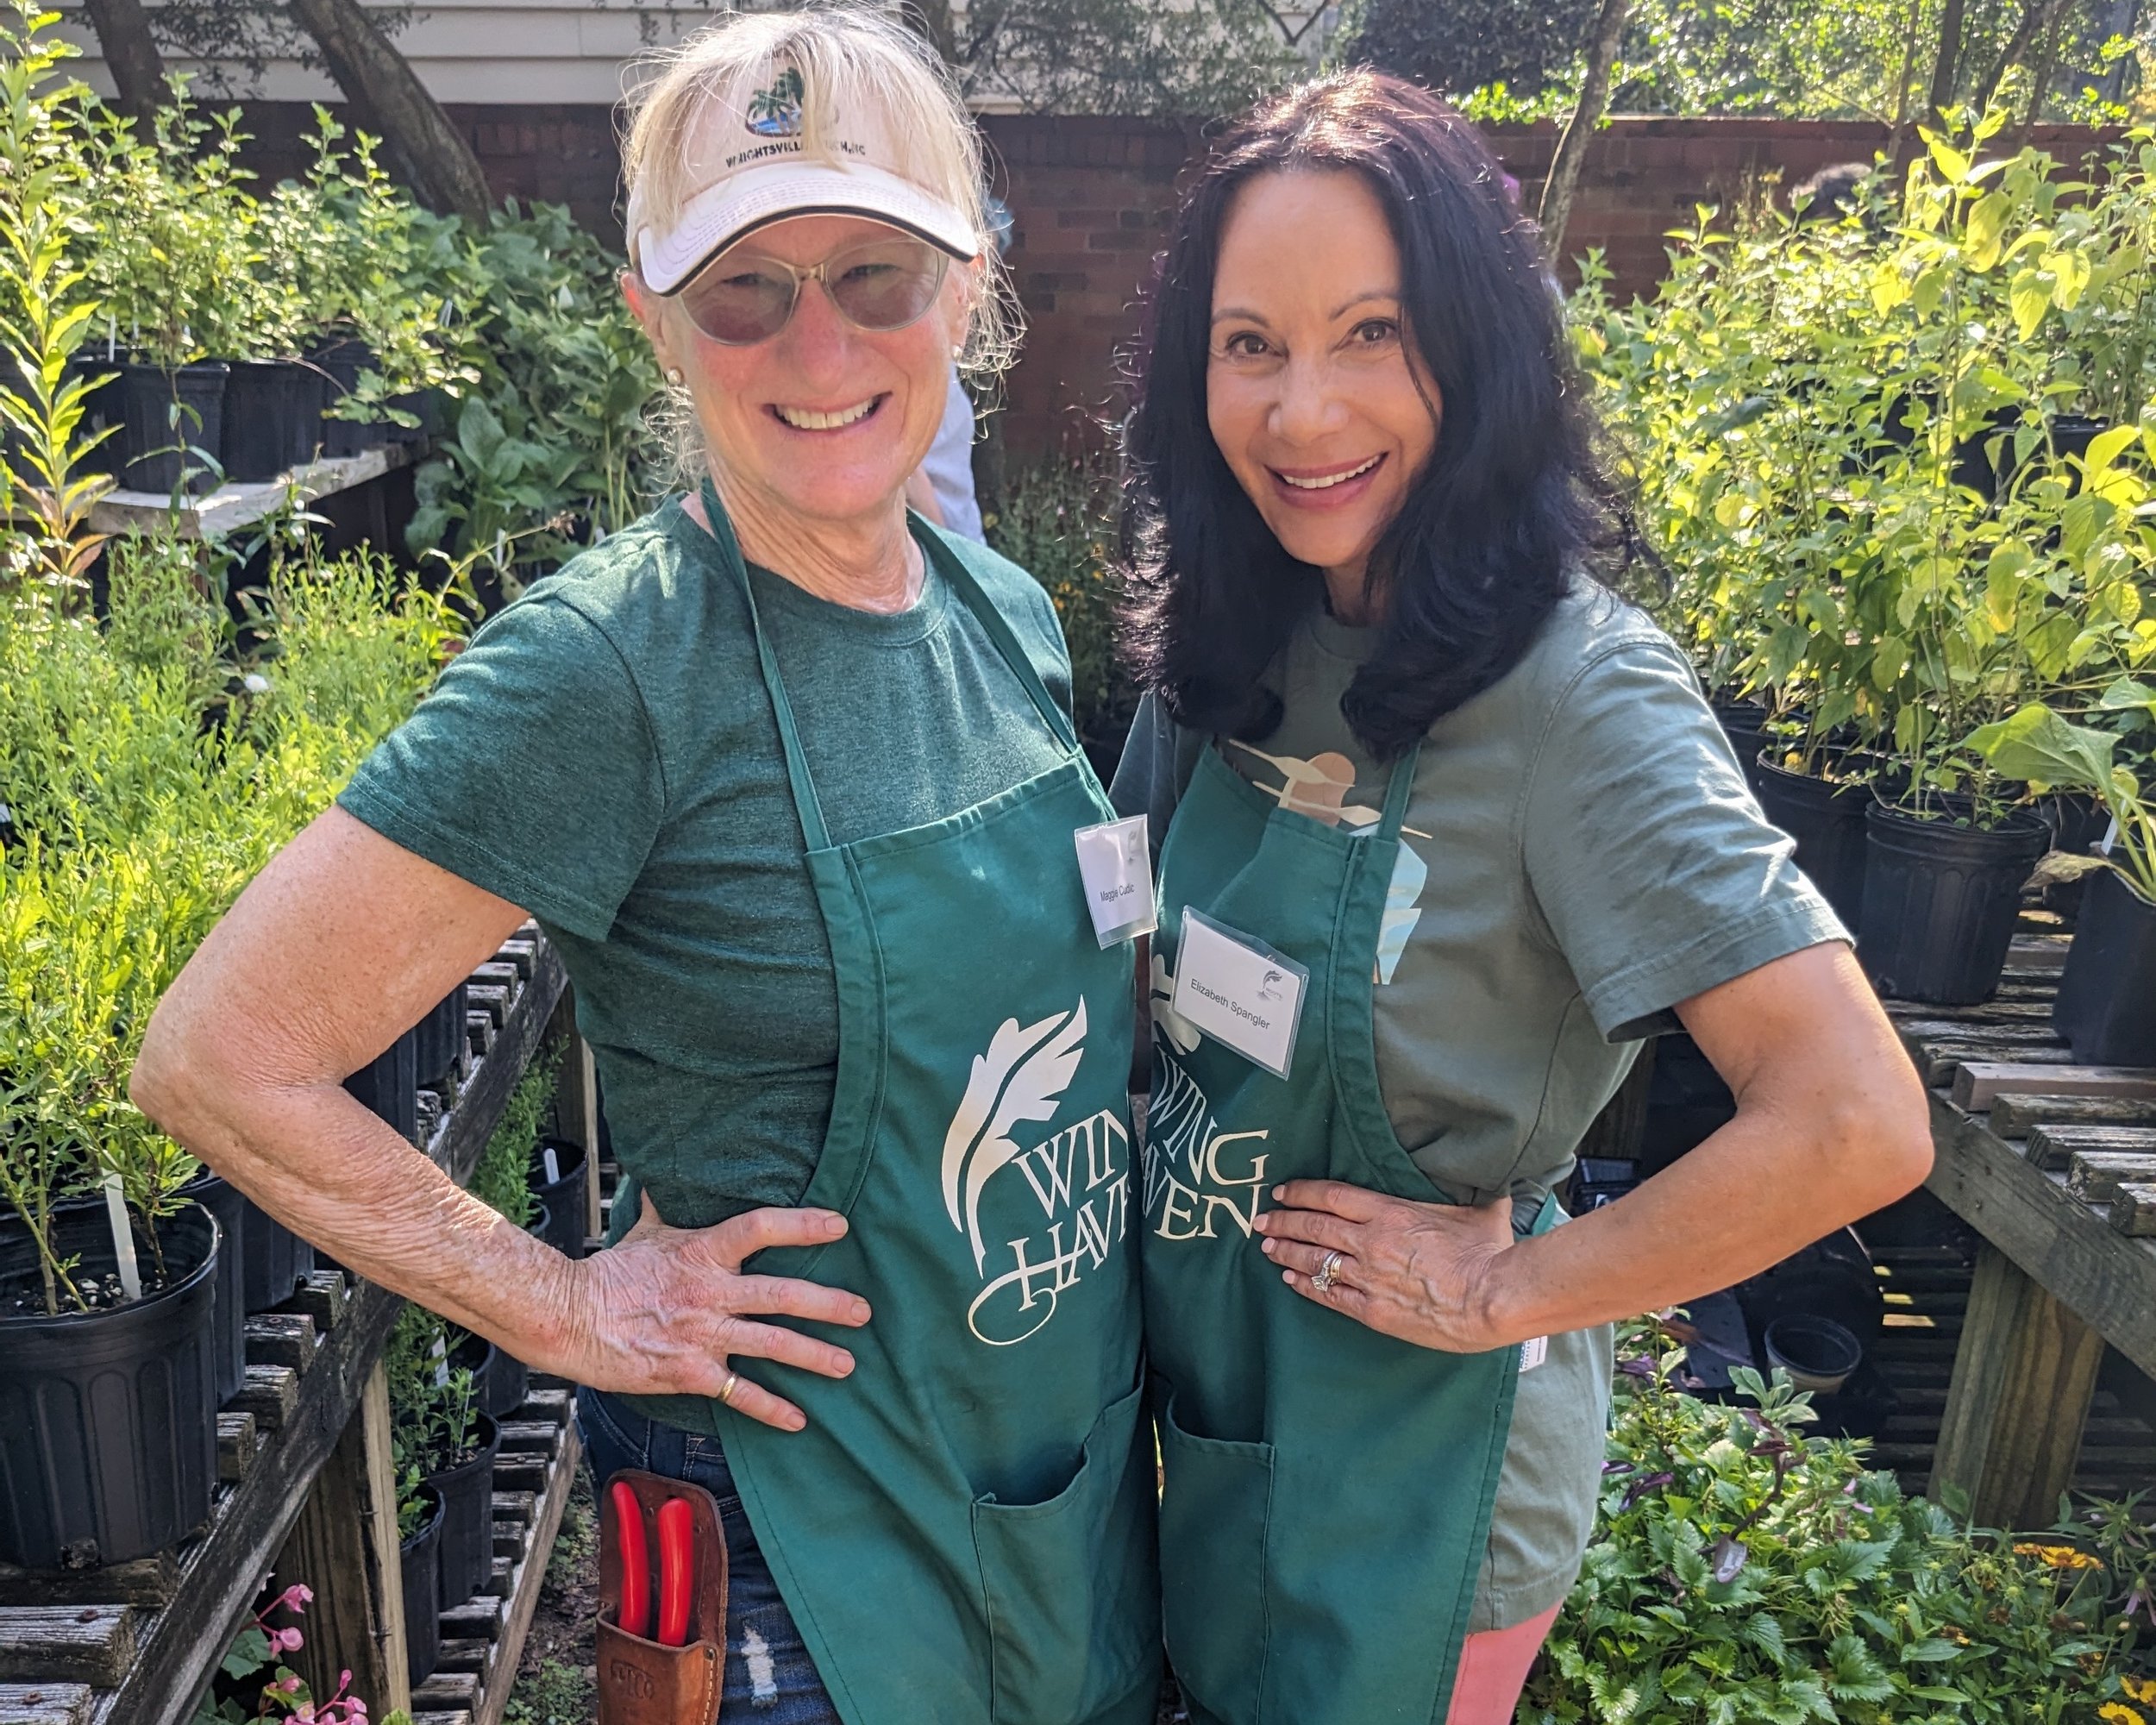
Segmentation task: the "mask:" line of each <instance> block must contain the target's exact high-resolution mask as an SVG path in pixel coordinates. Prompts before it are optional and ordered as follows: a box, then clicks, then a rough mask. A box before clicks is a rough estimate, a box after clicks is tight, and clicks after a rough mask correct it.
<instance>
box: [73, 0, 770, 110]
mask: <svg viewBox="0 0 2156 1725" xmlns="http://www.w3.org/2000/svg"><path fill="white" fill-rule="evenodd" d="M147 3H148V4H149V6H150V7H151V9H153V10H154V9H155V8H156V6H157V5H158V3H159V0H147ZM363 3H365V4H367V5H368V6H370V7H379V8H380V9H384V10H387V9H390V8H389V7H387V6H386V5H385V4H384V0H363ZM62 5H63V8H64V9H66V11H67V13H68V17H67V21H66V23H65V25H64V26H63V34H66V35H67V36H69V37H70V38H72V40H73V41H77V42H78V43H79V44H81V46H82V47H83V48H84V50H85V58H84V59H83V60H81V61H79V62H78V63H77V65H78V71H79V72H81V74H82V76H83V77H84V78H85V80H86V81H87V82H88V83H90V84H91V85H93V86H95V87H96V88H97V89H98V90H100V91H103V92H104V93H106V94H108V95H109V94H110V93H111V87H112V86H111V84H110V80H109V79H108V78H106V77H105V76H104V68H103V64H102V62H100V61H99V60H98V59H97V38H96V36H95V35H94V34H91V30H90V28H89V24H88V22H87V21H86V20H83V19H81V18H80V16H79V15H78V13H77V12H76V11H75V9H73V8H72V7H67V6H66V0H62ZM728 9H730V8H729V7H727V6H726V5H725V4H724V0H712V3H711V4H703V3H699V0H677V3H674V4H672V5H667V4H662V3H659V0H649V3H645V4H638V3H636V0H419V3H417V4H416V5H414V7H413V8H412V13H411V22H408V23H407V24H406V25H405V26H404V28H403V29H401V30H400V31H398V33H397V34H396V36H395V37H394V39H393V40H394V41H396V44H397V46H398V49H399V50H400V51H401V52H402V53H404V57H405V58H406V59H407V60H410V61H411V64H412V66H413V67H414V69H415V70H416V71H417V72H418V73H419V76H420V78H422V80H423V81H424V83H425V84H426V86H427V88H428V89H429V90H430V91H433V92H434V94H435V96H436V98H437V99H438V100H440V101H443V102H614V101H617V100H619V99H620V97H621V94H622V88H623V80H624V78H625V77H627V76H628V75H629V72H630V66H631V65H632V63H633V62H634V60H636V56H637V55H638V53H641V52H642V51H643V50H644V49H645V48H646V47H650V46H654V45H664V44H665V43H667V42H669V41H673V40H674V37H675V35H677V34H682V33H686V32H687V31H690V30H693V29H695V28H698V27H699V25H701V24H703V23H705V22H709V21H710V20H711V18H712V17H714V16H718V15H719V14H721V13H723V12H724V11H726V10H728ZM173 69H174V70H185V67H184V66H177V65H176V66H174V68H173ZM235 94H239V95H252V96H261V97H270V98H272V99H273V100H279V101H317V100H319V101H331V100H335V97H336V94H337V92H336V87H335V85H333V84H331V83H330V81H329V78H326V77H324V76H323V74H322V73H320V72H309V71H307V70H306V69H305V68H304V67H303V66H300V65H299V64H298V62H297V61H295V60H283V61H272V62H271V63H270V64H269V66H268V67H267V68H266V72H265V75H264V77H263V78H262V80H261V82H260V84H259V85H255V86H254V87H253V88H251V89H250V88H248V87H245V86H244V85H242V86H240V87H238V88H236V89H235Z"/></svg>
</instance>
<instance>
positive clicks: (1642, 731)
mask: <svg viewBox="0 0 2156 1725" xmlns="http://www.w3.org/2000/svg"><path fill="white" fill-rule="evenodd" d="M1521 843H1522V847H1523V850H1524V852H1525V860H1526V869H1527V876H1528V881H1529V884H1530V886H1531V887H1532V890H1533V894H1534V898H1535V900H1536V903H1537V905H1538V906H1539V909H1540V911H1541V913H1542V916H1543V919H1544V920H1545V922H1546V924H1547V925H1548V927H1549V930H1550V932H1551V936H1552V938H1554V939H1555V940H1556V942H1557V946H1558V948H1559V950H1561V951H1562V952H1563V953H1564V957H1565V959H1566V962H1567V963H1569V964H1570V967H1571V969H1572V974H1573V975H1574V976H1575V977H1576V978H1577V979H1578V982H1579V984H1580V988H1581V990H1582V992H1583V995H1584V997H1585V1000H1586V1003H1587V1007H1588V1009H1589V1012H1590V1013H1592V1014H1593V1016H1594V1019H1595V1026H1596V1027H1597V1028H1598V1029H1600V1030H1601V1032H1602V1034H1603V1035H1604V1036H1605V1037H1606V1038H1608V1039H1609V1040H1610V1041H1612V1042H1620V1041H1627V1040H1631V1039H1633V1038H1639V1037H1641V1036H1647V1035H1653V1034H1656V1033H1658V1032H1660V1031H1663V1030H1666V1029H1669V1028H1672V1027H1673V1026H1672V1025H1671V1024H1670V1023H1669V1022H1667V1021H1666V1020H1664V1018H1663V1015H1664V1014H1665V1013H1667V1012H1668V1011H1669V1009H1670V1008H1671V1007H1675V1006H1677V1004H1678V1003H1679V1002H1681V1001H1683V1000H1690V999H1691V998H1692V997H1693V996H1694V995H1695V994H1703V993H1705V992H1706V991H1707V990H1708V989H1709V988H1716V987H1719V986H1720V984H1722V983H1724V982H1730V981H1732V980H1733V979H1734V978H1736V977H1738V976H1741V975H1745V973H1746V972H1747V971H1751V970H1756V969H1758V968H1759V967H1760V966H1761V965H1763V964H1766V963H1771V962H1772V961H1773V960H1775V959H1777V958H1781V957H1787V956H1788V955H1789V954H1790V953H1792V952H1796V951H1801V950H1803V949H1804V948H1806V947H1808V946H1816V945H1818V944H1821V942H1824V941H1831V940H1846V939H1847V938H1849V937H1848V934H1847V933H1846V931H1845V930H1844V929H1843V928H1842V926H1841V924H1840V922H1839V920H1838V919H1836V918H1835V915H1834V913H1833V911H1832V910H1831V909H1829V908H1828V906H1827V901H1826V900H1824V899H1823V898H1822V897H1821V895H1820V894H1819V892H1818V891H1817V889H1816V888H1814V887H1813V886H1812V884H1811V882H1810V881H1808V880H1806V879H1805V878H1804V876H1803V875H1802V873H1801V872H1800V871H1799V870H1798V869H1797V867H1796V862H1794V861H1793V860H1792V856H1791V853H1792V851H1793V850H1794V848H1795V847H1794V845H1793V844H1792V842H1791V841H1790V839H1789V837H1787V836H1786V835H1784V834H1783V833H1782V832H1780V831H1777V829H1775V828H1774V827H1772V826H1771V825H1768V824H1767V821H1766V818H1765V817H1764V815H1763V814H1761V813H1760V812H1759V806H1758V803H1757V802H1756V801H1755V800H1753V798H1752V794H1751V792H1750V791H1749V789H1748V788H1747V787H1746V786H1745V781H1744V775H1743V774H1742V773H1741V772H1739V769H1738V766H1737V758H1736V756H1735V754H1734V753H1733V751H1732V750H1731V749H1730V746H1729V743H1728V740H1727V737H1724V735H1723V734H1722V730H1721V727H1720V725H1719V724H1717V723H1716V722H1715V719H1714V713H1713V712H1712V710H1711V709H1710V708H1709V707H1708V705H1707V703H1706V701H1705V699H1703V698H1702V696H1701V694H1700V692H1699V685H1698V683H1697V681H1695V678H1694V676H1693V674H1692V670H1691V667H1690V666H1689V664H1687V663H1686V662H1685V661H1684V658H1683V655H1681V654H1680V653H1679V652H1678V651H1677V649H1676V648H1675V647H1674V646H1673V645H1671V644H1670V643H1669V642H1668V641H1666V640H1663V639H1659V638H1651V637H1649V638H1639V639H1634V640H1632V641H1628V642H1626V643H1621V644H1619V645H1616V646H1614V647H1613V648H1611V649H1610V650H1608V652H1606V653H1604V654H1602V655H1600V656H1598V657H1597V658H1595V660H1594V661H1593V662H1590V663H1589V664H1588V665H1587V666H1586V667H1585V668H1583V669H1582V670H1581V671H1580V672H1579V673H1578V674H1576V676H1575V677H1574V679H1573V681H1572V682H1571V684H1570V687H1568V688H1567V689H1566V690H1565V692H1564V695H1563V696H1562V698H1561V699H1560V700H1559V701H1558V703H1557V707H1556V710H1555V711H1554V712H1553V713H1552V715H1551V720H1550V723H1549V724H1548V726H1547V727H1546V729H1545V731H1544V734H1543V737H1542V740H1541V743H1540V746H1539V750H1538V751H1537V755H1536V759H1535V762H1534V766H1533V768H1532V776H1531V778H1530V781H1529V784H1528V788H1527V793H1526V804H1525V808H1524V814H1523V819H1522V831H1521Z"/></svg>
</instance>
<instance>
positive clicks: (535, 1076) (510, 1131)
mask: <svg viewBox="0 0 2156 1725" xmlns="http://www.w3.org/2000/svg"><path fill="white" fill-rule="evenodd" d="M560 1063H561V1051H559V1050H558V1049H555V1048H546V1049H542V1051H540V1052H539V1053H538V1054H537V1055H536V1056H535V1057H533V1059H532V1063H531V1064H530V1066H528V1067H526V1068H525V1069H524V1072H523V1076H522V1077H520V1078H518V1079H517V1083H516V1087H515V1088H513V1089H511V1091H510V1093H509V1101H507V1102H505V1104H503V1107H502V1117H501V1119H500V1120H498V1121H497V1122H496V1123H495V1126H494V1133H493V1136H492V1137H491V1138H488V1139H487V1141H486V1149H485V1150H483V1151H480V1152H479V1163H478V1165H477V1166H476V1167H475V1168H474V1169H473V1171H472V1178H471V1182H470V1183H469V1185H468V1186H467V1190H468V1191H470V1193H471V1194H472V1195H473V1197H474V1198H477V1199H478V1200H479V1201H480V1202H481V1203H483V1204H489V1205H492V1207H493V1208H495V1209H497V1210H499V1211H500V1212H501V1213H502V1214H504V1215H505V1216H506V1217H508V1218H509V1220H511V1221H512V1222H514V1223H516V1224H517V1226H518V1227H520V1228H524V1227H530V1226H531V1220H532V1218H533V1217H534V1216H535V1215H536V1214H537V1213H538V1208H539V1201H538V1199H537V1198H536V1197H535V1196H534V1195H532V1190H531V1160H532V1157H534V1156H535V1155H536V1153H537V1151H538V1148H539V1135H540V1130H541V1126H542V1123H543V1122H544V1121H545V1120H546V1118H547V1113H548V1109H549V1108H550V1107H552V1106H553V1102H554V1088H555V1072H556V1070H557V1069H558V1068H559V1065H560Z"/></svg>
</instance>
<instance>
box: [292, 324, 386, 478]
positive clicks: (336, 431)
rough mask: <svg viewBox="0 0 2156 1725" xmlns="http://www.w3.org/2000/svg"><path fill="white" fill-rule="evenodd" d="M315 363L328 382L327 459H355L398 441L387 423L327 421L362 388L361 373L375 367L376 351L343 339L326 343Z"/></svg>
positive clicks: (325, 409)
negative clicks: (336, 406)
mask: <svg viewBox="0 0 2156 1725" xmlns="http://www.w3.org/2000/svg"><path fill="white" fill-rule="evenodd" d="M313 359H314V362H315V363H316V364H317V365H318V366H320V367H322V369H323V373H324V375H325V376H326V377H327V379H328V386H327V388H326V389H325V390H324V392H323V394H324V400H323V414H324V416H325V417H323V422H322V453H323V455H333V456H334V455H359V454H360V452H361V451H362V450H367V449H379V448H380V447H381V446H382V445H383V444H385V443H389V442H394V441H395V439H394V438H393V437H392V435H391V434H392V431H393V430H395V429H396V428H395V427H394V426H392V424H390V423H389V422H388V421H387V420H382V419H371V420H358V419H332V418H329V417H326V416H327V415H328V413H329V410H330V409H331V408H333V407H335V405H337V404H338V403H339V402H340V401H342V399H343V398H345V397H346V396H348V395H349V394H351V393H352V392H353V391H354V390H355V389H357V388H358V387H359V386H360V373H361V372H363V371H367V370H368V369H369V368H370V367H373V365H374V364H375V362H376V361H375V354H374V349H373V348H371V347H369V346H368V345H367V343H366V342H362V341H360V339H359V338H358V337H357V336H344V337H342V339H340V340H337V341H335V342H324V343H323V345H322V346H321V347H319V348H316V349H315V351H314V354H313Z"/></svg>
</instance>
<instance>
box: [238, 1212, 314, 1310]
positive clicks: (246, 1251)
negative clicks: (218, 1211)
mask: <svg viewBox="0 0 2156 1725" xmlns="http://www.w3.org/2000/svg"><path fill="white" fill-rule="evenodd" d="M241 1202H242V1203H243V1204H244V1205H245V1208H244V1209H243V1210H242V1211H241V1224H240V1239H241V1246H240V1257H241V1261H242V1263H243V1264H245V1265H246V1270H247V1274H246V1277H245V1278H244V1282H245V1287H244V1291H243V1294H242V1296H241V1297H242V1298H243V1299H244V1300H245V1302H246V1304H247V1309H248V1313H249V1314H254V1313H256V1312H266V1311H269V1310H270V1309H271V1308H273V1307H278V1306H281V1305H283V1304H284V1303H285V1302H286V1301H287V1300H289V1299H291V1297H292V1290H293V1289H295V1288H297V1287H298V1285H299V1278H300V1277H303V1276H304V1275H305V1274H306V1273H307V1272H308V1271H309V1270H312V1269H313V1268H314V1267H315V1249H314V1248H313V1247H312V1246H310V1245H308V1244H307V1242H306V1241H305V1240H304V1239H300V1237H299V1236H298V1234H296V1233H293V1232H292V1231H291V1229H290V1228H288V1227H286V1226H285V1225H284V1223H282V1222H280V1221H279V1220H277V1219H276V1218H275V1217H274V1216H273V1215H271V1214H269V1212H268V1211H266V1210H265V1209H263V1208H261V1207H260V1205H258V1204H255V1203H253V1202H251V1201H247V1200H244V1199H243V1200H241Z"/></svg>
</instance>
